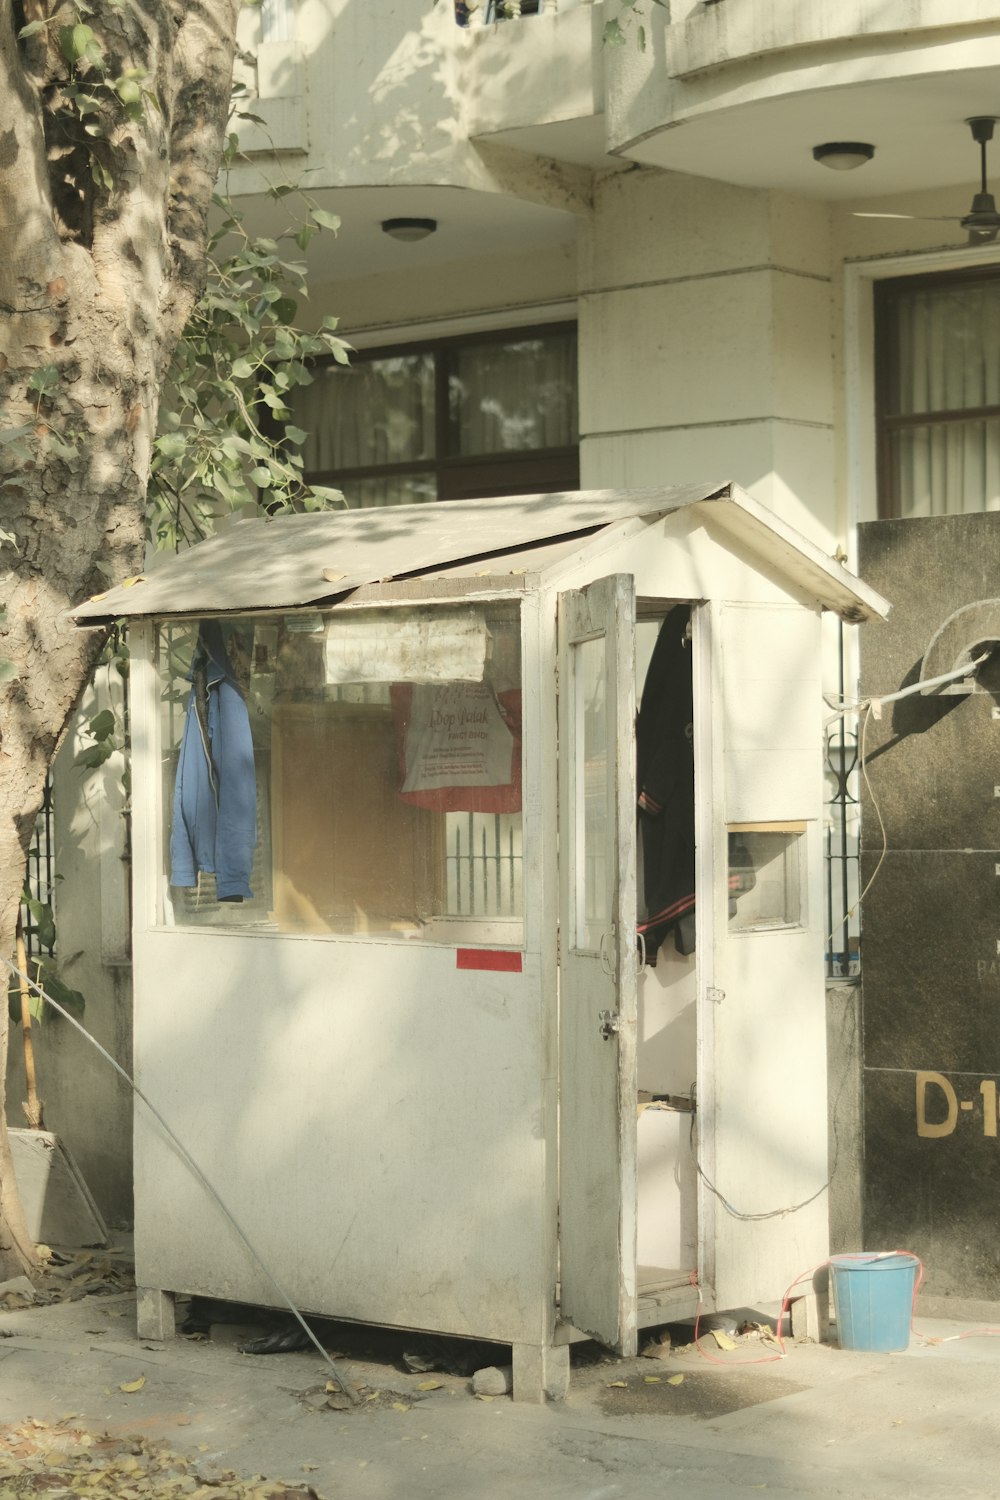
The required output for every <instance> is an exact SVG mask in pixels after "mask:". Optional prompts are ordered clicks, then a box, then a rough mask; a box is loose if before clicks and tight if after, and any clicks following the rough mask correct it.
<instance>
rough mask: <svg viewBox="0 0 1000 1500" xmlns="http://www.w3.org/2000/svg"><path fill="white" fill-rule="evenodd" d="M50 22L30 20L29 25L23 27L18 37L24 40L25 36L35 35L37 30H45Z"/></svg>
mask: <svg viewBox="0 0 1000 1500" xmlns="http://www.w3.org/2000/svg"><path fill="white" fill-rule="evenodd" d="M48 24H49V23H48V21H29V22H28V24H27V26H22V27H21V29H20V31H19V32H18V33H17V34H18V37H19V38H21V39H22V40H23V39H24V38H25V37H29V36H34V35H35V32H36V31H44V30H45V28H46V27H47V26H48Z"/></svg>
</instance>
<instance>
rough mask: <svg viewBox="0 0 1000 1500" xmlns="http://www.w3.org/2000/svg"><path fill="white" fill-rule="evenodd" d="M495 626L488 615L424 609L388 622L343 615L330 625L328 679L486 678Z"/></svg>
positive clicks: (468, 680) (439, 680)
mask: <svg viewBox="0 0 1000 1500" xmlns="http://www.w3.org/2000/svg"><path fill="white" fill-rule="evenodd" d="M488 640H489V631H488V630H487V628H486V622H485V621H484V620H483V617H482V615H480V614H476V613H474V612H473V611H471V610H470V611H469V612H468V613H465V614H431V613H427V614H423V615H421V616H413V615H410V616H409V617H405V616H402V615H401V616H400V618H399V619H398V621H397V620H393V621H391V622H390V623H388V624H387V623H386V620H385V616H384V615H383V616H382V617H381V618H379V619H378V620H366V619H364V617H363V616H358V617H357V618H353V619H352V618H350V617H345V616H344V615H338V616H336V617H335V618H334V619H332V620H331V621H330V623H329V625H328V626H327V633H326V680H327V682H328V683H330V684H340V683H348V682H456V681H465V682H482V680H483V672H484V669H485V665H486V648H487V643H488Z"/></svg>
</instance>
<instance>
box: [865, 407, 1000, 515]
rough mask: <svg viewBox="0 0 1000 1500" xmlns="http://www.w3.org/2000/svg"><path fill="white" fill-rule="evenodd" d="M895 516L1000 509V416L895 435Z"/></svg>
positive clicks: (891, 442)
mask: <svg viewBox="0 0 1000 1500" xmlns="http://www.w3.org/2000/svg"><path fill="white" fill-rule="evenodd" d="M889 445H890V451H891V454H892V473H893V474H894V476H895V485H896V497H895V499H896V505H895V508H894V512H893V513H894V514H896V515H899V516H903V517H910V516H945V515H961V514H962V513H963V512H966V511H983V510H1000V419H991V420H990V421H985V422H942V423H934V424H928V425H926V426H916V427H907V428H903V429H901V430H898V431H896V432H893V433H891V434H890V438H889Z"/></svg>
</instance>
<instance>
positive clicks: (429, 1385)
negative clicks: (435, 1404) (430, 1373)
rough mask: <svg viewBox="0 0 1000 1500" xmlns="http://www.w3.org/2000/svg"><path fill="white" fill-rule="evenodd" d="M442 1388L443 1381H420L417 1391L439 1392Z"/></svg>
mask: <svg viewBox="0 0 1000 1500" xmlns="http://www.w3.org/2000/svg"><path fill="white" fill-rule="evenodd" d="M443 1388H444V1381H443V1380H421V1382H420V1384H419V1385H418V1386H417V1390H418V1391H440V1390H443Z"/></svg>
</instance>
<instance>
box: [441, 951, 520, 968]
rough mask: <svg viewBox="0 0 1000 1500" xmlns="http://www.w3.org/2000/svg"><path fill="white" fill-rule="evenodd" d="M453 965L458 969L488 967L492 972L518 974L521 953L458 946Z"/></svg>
mask: <svg viewBox="0 0 1000 1500" xmlns="http://www.w3.org/2000/svg"><path fill="white" fill-rule="evenodd" d="M455 966H456V968H459V969H490V970H492V972H493V973H500V974H520V972H521V955H520V953H511V952H510V951H509V950H508V949H503V948H458V949H457V950H456V953H455Z"/></svg>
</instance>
